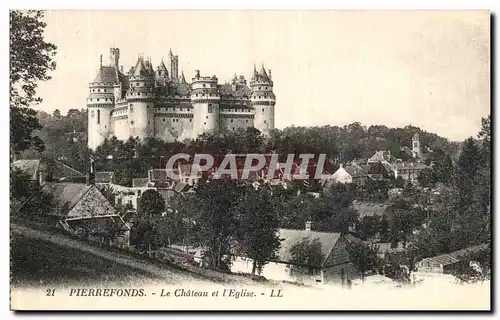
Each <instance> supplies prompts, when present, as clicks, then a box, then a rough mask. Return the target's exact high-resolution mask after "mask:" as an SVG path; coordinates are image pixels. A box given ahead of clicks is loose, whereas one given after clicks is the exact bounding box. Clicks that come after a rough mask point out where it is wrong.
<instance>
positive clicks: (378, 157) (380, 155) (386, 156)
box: [368, 150, 392, 162]
mask: <svg viewBox="0 0 500 320" xmlns="http://www.w3.org/2000/svg"><path fill="white" fill-rule="evenodd" d="M391 158H392V156H391V153H390V152H389V151H384V150H380V151H376V152H375V153H374V154H373V156H371V157H370V159H368V161H369V162H384V161H391Z"/></svg>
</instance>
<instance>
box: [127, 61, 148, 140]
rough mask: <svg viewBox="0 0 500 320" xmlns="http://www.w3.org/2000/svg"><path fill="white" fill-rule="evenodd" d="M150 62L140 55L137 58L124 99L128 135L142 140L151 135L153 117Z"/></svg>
mask: <svg viewBox="0 0 500 320" xmlns="http://www.w3.org/2000/svg"><path fill="white" fill-rule="evenodd" d="M150 65H151V63H150V62H148V63H145V62H144V59H143V58H142V57H139V59H137V63H136V65H135V68H134V73H133V75H131V76H130V78H129V81H130V88H129V89H128V91H127V95H126V99H127V105H128V126H129V133H130V134H129V135H130V136H132V137H139V138H140V139H141V141H143V140H144V139H145V138H147V137H151V136H152V135H153V125H154V124H153V123H154V121H153V118H154V110H153V107H154V93H153V84H154V79H153V76H152V75H151V70H152V69H151V68H150V67H149V66H150Z"/></svg>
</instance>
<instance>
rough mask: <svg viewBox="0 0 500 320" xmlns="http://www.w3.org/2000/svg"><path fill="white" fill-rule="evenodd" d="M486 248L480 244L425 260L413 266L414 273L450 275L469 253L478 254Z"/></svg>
mask: <svg viewBox="0 0 500 320" xmlns="http://www.w3.org/2000/svg"><path fill="white" fill-rule="evenodd" d="M487 248H488V245H487V244H480V245H476V246H472V247H468V248H465V249H461V250H457V251H453V252H450V253H445V254H440V255H438V256H435V257H431V258H425V259H422V260H420V261H419V262H417V263H416V264H415V268H416V271H417V272H418V273H421V274H452V273H453V271H454V268H455V267H456V265H457V263H459V262H460V261H463V259H464V258H465V257H466V256H467V255H468V254H471V253H476V252H480V251H482V250H486V249H487Z"/></svg>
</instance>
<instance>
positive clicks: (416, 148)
mask: <svg viewBox="0 0 500 320" xmlns="http://www.w3.org/2000/svg"><path fill="white" fill-rule="evenodd" d="M411 146H412V149H411V151H412V155H413V157H414V158H420V156H421V155H422V150H421V148H420V137H419V136H418V133H415V135H413V138H411Z"/></svg>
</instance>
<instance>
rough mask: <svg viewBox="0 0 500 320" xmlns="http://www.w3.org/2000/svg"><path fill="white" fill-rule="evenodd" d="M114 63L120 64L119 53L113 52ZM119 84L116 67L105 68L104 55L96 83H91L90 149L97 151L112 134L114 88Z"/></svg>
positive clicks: (89, 107) (88, 105)
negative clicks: (103, 63)
mask: <svg viewBox="0 0 500 320" xmlns="http://www.w3.org/2000/svg"><path fill="white" fill-rule="evenodd" d="M111 52H112V53H113V54H114V55H113V59H112V61H110V63H113V64H115V63H116V64H115V65H117V64H118V58H117V57H118V56H119V52H116V51H113V49H112V51H111ZM118 83H119V80H118V77H117V73H116V70H115V67H114V66H103V65H102V55H101V62H100V67H99V70H98V71H97V76H96V77H95V79H94V81H93V82H91V83H89V95H88V97H87V108H88V147H89V148H90V149H93V150H95V149H96V148H97V147H98V146H99V145H100V144H102V142H103V141H104V139H105V138H108V137H109V135H110V133H111V120H110V118H111V111H112V110H113V107H114V99H115V96H114V87H115V85H117V84H118Z"/></svg>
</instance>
